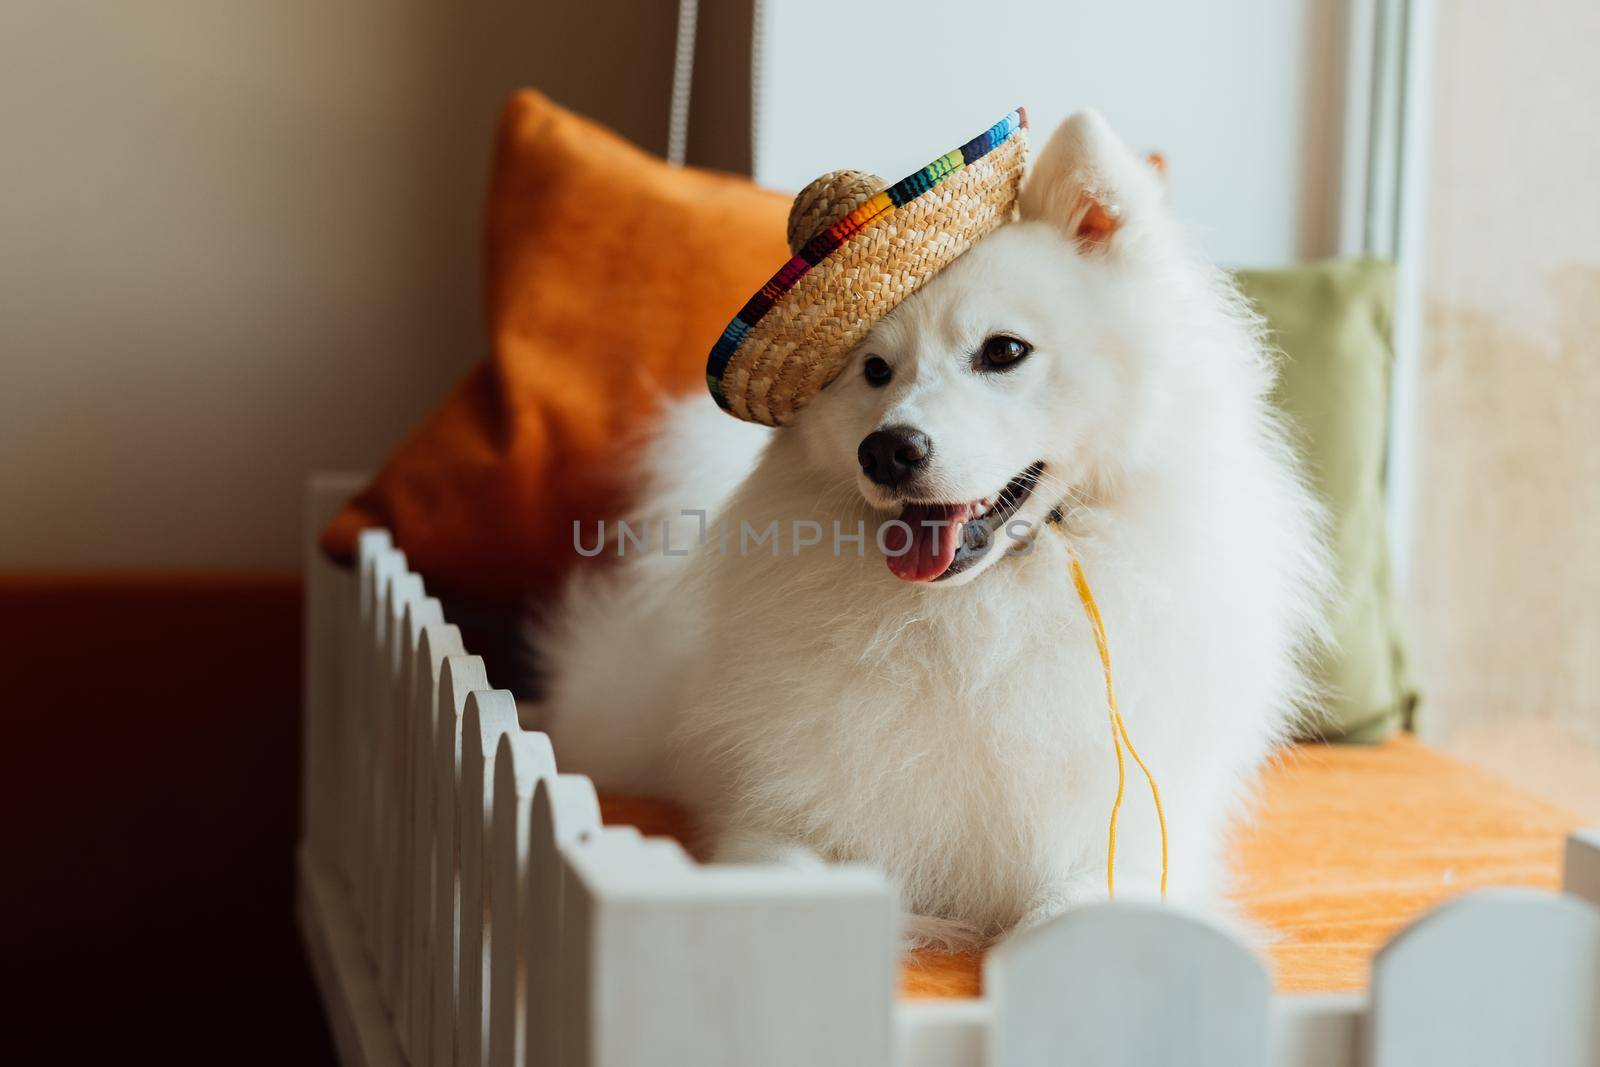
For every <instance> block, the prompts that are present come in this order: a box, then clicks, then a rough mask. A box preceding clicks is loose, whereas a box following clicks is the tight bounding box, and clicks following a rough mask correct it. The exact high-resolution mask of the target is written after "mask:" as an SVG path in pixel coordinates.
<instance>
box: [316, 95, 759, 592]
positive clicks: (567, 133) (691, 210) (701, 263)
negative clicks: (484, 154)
mask: <svg viewBox="0 0 1600 1067" xmlns="http://www.w3.org/2000/svg"><path fill="white" fill-rule="evenodd" d="M788 207H789V201H788V198H786V197H784V196H781V195H779V194H777V193H773V192H769V191H767V190H764V189H760V188H758V187H756V186H755V185H752V184H751V183H750V182H749V181H747V180H745V179H742V178H736V177H732V176H729V175H722V174H713V173H710V172H707V171H700V170H694V169H691V168H677V167H671V166H668V165H667V164H666V163H663V162H662V161H661V160H659V159H656V158H655V157H653V156H650V155H648V154H646V153H645V152H643V151H641V150H639V149H637V148H635V147H633V146H632V145H630V144H628V143H627V142H625V141H624V140H622V139H621V138H620V137H618V136H617V135H616V134H614V133H611V132H610V131H608V130H606V129H604V128H602V127H600V126H597V125H595V124H594V123H592V122H590V121H588V120H587V119H584V118H581V117H580V116H578V115H575V114H573V113H572V112H570V111H567V110H565V109H563V108H561V107H559V106H557V105H556V104H554V103H552V102H551V101H549V100H547V99H545V98H544V97H543V96H540V95H539V94H538V93H534V92H522V93H518V94H517V95H516V96H514V97H512V99H511V101H510V102H509V103H508V104H507V106H506V109H505V113H504V115H503V116H502V119H501V122H500V130H499V134H498V139H497V143H496V149H495V160H494V169H493V177H492V182H491V188H490V194H489V212H488V215H489V219H488V235H487V240H488V314H489V327H490V337H491V351H490V354H489V358H488V360H487V361H486V362H484V363H482V364H480V365H479V366H478V367H476V368H475V369H474V370H473V371H472V372H471V374H470V375H468V377H467V379H466V380H465V381H463V382H462V383H461V384H460V385H459V386H458V387H457V388H456V390H455V391H454V393H453V394H452V395H451V396H450V397H449V399H448V400H447V401H446V402H445V404H444V406H443V407H441V408H440V409H439V410H438V411H437V412H435V413H434V414H433V415H432V416H431V417H430V418H429V419H428V420H427V421H426V422H424V423H423V424H422V426H421V427H419V428H418V429H417V430H416V431H415V432H414V433H412V435H411V436H410V438H409V439H408V440H406V442H405V443H404V444H403V445H401V447H400V449H399V450H398V451H397V452H396V453H395V454H394V456H393V457H392V458H391V459H390V460H389V462H388V463H387V464H385V465H384V467H383V469H382V471H381V473H379V475H378V477H377V480H376V481H375V482H374V483H373V484H372V485H371V486H370V487H369V488H368V489H366V490H365V491H364V492H362V493H361V494H360V495H359V496H357V497H356V498H355V499H354V500H353V501H351V502H350V504H349V505H347V506H346V507H345V508H344V510H343V511H342V512H341V513H340V514H339V516H338V517H337V518H336V519H335V521H334V522H333V523H332V525H331V526H329V527H328V529H327V530H326V531H325V532H324V534H323V540H322V543H323V548H324V549H325V550H326V551H327V552H328V553H329V554H330V555H331V556H333V557H334V558H335V559H338V560H341V561H345V562H348V561H349V560H350V559H351V557H352V555H353V554H354V550H355V540H356V534H357V533H358V532H360V530H361V529H362V528H364V527H367V526H384V527H387V528H388V529H389V530H390V531H391V532H392V533H393V534H394V536H395V540H396V542H397V543H398V544H399V545H400V546H401V547H402V548H404V549H405V551H406V555H407V558H408V562H409V563H410V565H411V567H412V569H413V570H415V571H417V572H418V573H419V574H421V575H422V576H423V577H424V578H425V579H426V580H427V582H428V585H429V589H430V590H431V591H436V592H444V593H449V594H456V595H460V596H465V597H470V598H472V599H474V600H477V601H479V602H483V603H488V604H496V605H501V606H515V605H516V604H519V603H521V602H523V601H525V600H526V599H527V598H528V597H530V596H537V595H539V594H541V593H546V592H549V591H550V590H552V589H553V588H554V587H555V586H556V584H557V583H558V582H559V580H560V578H561V576H562V575H563V574H564V573H565V571H566V569H567V568H568V567H569V566H570V565H571V564H572V562H573V561H574V560H575V559H577V558H578V557H577V554H576V553H575V552H574V551H573V549H572V523H573V521H574V520H579V521H581V522H583V523H584V526H585V528H589V529H592V528H593V524H594V523H595V522H596V521H597V520H599V519H601V518H609V517H612V516H615V515H616V514H617V513H618V510H619V509H620V508H621V507H623V506H624V504H625V500H626V493H627V489H628V487H627V485H626V484H625V483H624V482H623V481H622V479H620V478H619V477H618V473H617V472H618V470H619V468H620V466H621V465H620V464H619V460H620V459H622V458H623V457H625V456H626V453H627V448H628V446H630V445H631V444H632V443H633V442H634V441H636V440H638V438H639V437H640V433H639V429H640V424H641V422H642V421H643V420H644V419H645V418H646V417H647V416H648V414H649V412H650V411H651V410H652V409H653V408H654V407H655V406H656V405H657V404H659V403H660V400H661V398H662V397H663V395H670V394H676V393H683V392H686V391H691V390H699V389H704V388H705V358H706V353H707V352H708V351H709V350H710V347H711V344H712V342H713V341H715V340H716V338H717V337H718V336H719V335H720V334H721V332H722V329H723V327H725V326H726V325H727V324H728V320H729V319H731V318H732V317H733V315H734V314H735V313H736V312H737V311H738V310H739V307H740V306H741V305H742V304H743V302H744V301H745V300H746V299H747V298H748V297H749V295H750V294H751V293H752V292H754V291H755V290H756V289H757V288H758V287H759V286H761V284H762V283H764V282H765V281H766V280H767V277H768V276H769V275H770V274H771V273H772V270H773V266H774V265H775V264H778V263H781V262H783V261H784V259H786V258H787V256H788V247H787V244H786V242H785V239H784V224H785V219H786V217H787V212H788ZM552 501H560V506H559V508H554V507H552V506H551V502H552Z"/></svg>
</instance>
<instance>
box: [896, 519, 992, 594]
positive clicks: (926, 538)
mask: <svg viewBox="0 0 1600 1067" xmlns="http://www.w3.org/2000/svg"><path fill="white" fill-rule="evenodd" d="M971 517H972V505H971V504H907V505H906V509H905V511H903V512H901V513H900V521H901V522H903V523H905V524H906V525H907V526H909V527H911V531H910V533H909V534H908V533H907V532H906V531H905V530H904V529H902V528H901V527H899V526H891V527H889V529H888V530H887V531H885V532H884V535H883V546H884V548H885V549H887V550H888V551H887V553H886V557H887V559H888V560H889V569H890V570H891V571H893V572H894V575H895V577H896V578H904V579H905V580H906V581H908V582H930V581H932V580H933V579H935V578H937V577H939V575H941V574H943V573H944V572H945V571H947V570H949V569H950V561H951V560H952V559H954V558H955V555H956V546H958V545H959V544H961V524H962V523H964V522H966V521H967V520H968V519H969V518H971ZM908 542H909V544H908Z"/></svg>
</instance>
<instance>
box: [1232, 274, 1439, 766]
mask: <svg viewBox="0 0 1600 1067" xmlns="http://www.w3.org/2000/svg"><path fill="white" fill-rule="evenodd" d="M1237 278H1238V282H1239V287H1240V289H1242V290H1243V292H1244V295H1245V296H1246V297H1247V298H1248V299H1249V300H1250V301H1251V303H1253V304H1254V305H1255V307H1256V310H1257V311H1258V312H1259V313H1260V314H1261V315H1262V317H1263V318H1265V319H1266V320H1267V325H1268V326H1269V327H1270V329H1271V331H1272V337H1271V340H1272V343H1273V344H1274V345H1275V346H1277V347H1278V348H1279V349H1281V350H1282V352H1283V354H1284V360H1283V364H1282V367H1281V373H1280V378H1279V382H1278V388H1277V393H1276V400H1277V402H1278V404H1279V406H1280V407H1281V408H1282V410H1283V411H1284V413H1285V414H1286V415H1287V416H1288V419H1289V421H1290V423H1291V428H1292V431H1293V433H1294V436H1295V439H1296V444H1297V445H1298V446H1299V447H1300V449H1301V451H1302V454H1303V455H1304V456H1305V458H1306V461H1307V469H1308V471H1309V473H1310V476H1311V479H1312V483H1313V485H1314V486H1315V487H1316V489H1317V492H1318V493H1319V494H1320V495H1321V497H1322V500H1323V503H1324V504H1325V505H1326V506H1327V508H1328V515H1329V523H1328V535H1329V541H1330V543H1331V545H1332V548H1333V552H1334V556H1335V560H1336V564H1337V568H1338V576H1339V598H1338V601H1337V603H1336V604H1335V606H1334V611H1333V627H1332V630H1333V638H1334V647H1333V649H1332V650H1330V652H1329V653H1328V654H1327V655H1326V656H1325V657H1324V658H1323V660H1322V662H1321V663H1320V664H1319V665H1318V666H1319V671H1320V679H1319V680H1320V681H1321V682H1322V683H1323V689H1324V692H1325V694H1326V696H1325V702H1324V708H1325V712H1326V715H1325V717H1324V718H1322V719H1320V720H1319V721H1318V722H1317V723H1316V724H1314V726H1313V727H1312V728H1311V730H1310V736H1313V737H1320V738H1325V739H1328V740H1339V741H1378V740H1381V739H1383V738H1384V737H1386V736H1388V735H1389V734H1390V733H1391V732H1393V731H1394V730H1395V729H1396V728H1397V727H1398V726H1400V725H1402V723H1403V720H1405V719H1406V718H1407V717H1408V715H1409V712H1410V706H1411V704H1412V702H1413V700H1414V697H1413V695H1412V693H1411V692H1410V687H1409V685H1408V683H1407V680H1406V677H1405V659H1404V653H1403V649H1402V646H1401V641H1400V632H1399V628H1398V626H1397V624H1396V617H1395V605H1394V598H1393V593H1392V591H1391V588H1390V580H1389V551H1388V543H1387V541H1386V539H1385V534H1384V477H1383V471H1384V458H1385V447H1386V438H1387V429H1388V408H1389V370H1390V366H1391V364H1392V362H1393V349H1392V347H1391V345H1390V323H1391V317H1392V312H1393V304H1394V269H1393V267H1392V265H1391V264H1389V263H1387V262H1384V261H1381V260H1372V259H1362V260H1340V261H1333V262H1326V263H1312V264H1307V265H1305V266H1299V267H1290V268H1287V269H1285V270H1250V271H1239V272H1238V273H1237Z"/></svg>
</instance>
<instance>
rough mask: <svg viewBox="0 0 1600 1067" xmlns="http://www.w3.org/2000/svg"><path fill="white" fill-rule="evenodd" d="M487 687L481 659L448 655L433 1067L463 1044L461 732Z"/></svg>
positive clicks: (439, 777)
mask: <svg viewBox="0 0 1600 1067" xmlns="http://www.w3.org/2000/svg"><path fill="white" fill-rule="evenodd" d="M488 688H489V680H488V678H487V676H486V675H485V673H484V667H483V660H481V659H479V658H478V657H477V656H448V657H446V658H445V661H444V663H442V664H441V665H440V667H439V691H438V696H437V702H436V710H435V716H436V721H435V725H436V726H437V729H438V733H437V735H436V736H435V739H434V746H433V752H434V759H435V761H436V762H435V764H434V779H433V784H434V790H433V802H434V818H433V825H434V835H435V836H434V855H433V858H434V886H435V895H434V907H435V912H434V919H433V929H434V946H433V969H434V970H433V1025H432V1027H431V1030H432V1033H433V1052H432V1058H431V1060H430V1061H429V1062H431V1063H432V1064H433V1065H434V1067H451V1064H453V1063H454V1062H455V1054H456V1048H457V1045H458V1043H459V1041H460V1019H461V1017H460V1013H459V996H460V988H461V987H460V974H459V965H460V954H461V846H460V834H459V826H460V817H461V816H460V807H461V727H462V720H463V718H464V717H465V715H466V709H467V697H468V696H469V695H470V694H472V693H474V692H476V691H478V690H481V689H488Z"/></svg>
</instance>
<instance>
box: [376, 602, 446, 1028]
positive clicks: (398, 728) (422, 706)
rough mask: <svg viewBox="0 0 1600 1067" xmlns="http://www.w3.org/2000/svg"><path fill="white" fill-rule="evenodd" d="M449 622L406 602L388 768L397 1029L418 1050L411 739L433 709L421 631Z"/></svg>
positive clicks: (425, 605) (429, 605)
mask: <svg viewBox="0 0 1600 1067" xmlns="http://www.w3.org/2000/svg"><path fill="white" fill-rule="evenodd" d="M443 623H444V613H443V611H442V610H441V609H440V607H439V601H438V600H437V599H435V598H434V597H430V596H423V597H421V598H419V599H417V600H413V601H412V602H411V603H409V604H407V605H406V607H405V610H404V613H403V615H402V616H401V624H400V634H401V645H400V672H399V674H398V676H397V679H396V685H395V699H394V704H393V706H392V708H391V716H390V722H389V736H390V738H391V744H390V751H391V759H390V765H389V770H390V771H391V772H392V774H393V781H394V783H395V789H394V792H393V803H391V804H390V805H389V813H388V821H387V824H386V831H387V833H388V843H387V845H386V851H387V854H388V855H389V857H390V863H391V867H390V877H391V878H392V881H393V897H392V899H393V901H394V912H393V916H394V917H393V920H392V924H393V925H392V928H391V933H390V937H392V938H393V939H394V973H393V982H394V988H393V993H392V996H393V1001H392V1002H393V1005H394V1022H395V1029H396V1031H397V1032H398V1033H399V1035H400V1047H401V1049H402V1050H403V1051H404V1052H405V1054H406V1055H407V1056H408V1057H410V1056H412V1055H413V1051H412V1048H411V1028H412V1020H411V971H412V961H411V943H412V937H411V929H412V901H411V885H412V882H413V881H414V877H415V876H414V865H413V862H412V840H413V829H412V817H413V814H414V812H415V810H416V798H415V797H414V796H413V795H412V794H413V793H414V791H415V789H416V783H415V782H414V781H413V780H412V777H411V760H412V752H411V746H412V739H413V735H414V734H415V732H416V720H417V719H419V718H421V717H422V716H423V715H426V714H429V713H430V712H431V709H432V704H433V700H432V682H433V675H432V670H431V668H430V667H429V666H428V665H426V664H424V663H423V662H422V661H421V659H420V653H421V651H422V634H423V631H424V630H426V629H427V628H428V627H430V626H440V625H443ZM419 675H425V676H426V681H427V684H423V685H422V688H423V695H422V697H421V700H420V702H419V699H418V695H417V689H418V687H419V678H418V676H419Z"/></svg>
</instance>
